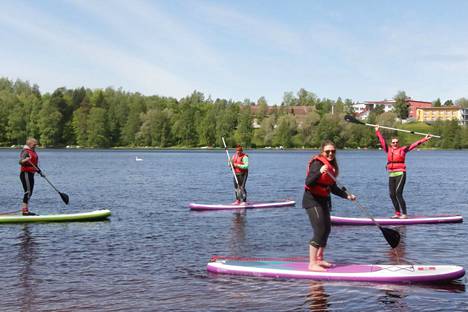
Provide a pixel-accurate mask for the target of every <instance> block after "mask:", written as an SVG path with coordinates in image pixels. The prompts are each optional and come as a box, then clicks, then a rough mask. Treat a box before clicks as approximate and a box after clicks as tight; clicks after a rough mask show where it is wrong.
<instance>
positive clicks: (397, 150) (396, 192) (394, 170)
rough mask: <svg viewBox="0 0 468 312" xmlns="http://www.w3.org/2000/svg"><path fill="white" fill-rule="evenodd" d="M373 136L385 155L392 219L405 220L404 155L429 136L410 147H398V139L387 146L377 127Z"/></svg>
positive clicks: (428, 136)
mask: <svg viewBox="0 0 468 312" xmlns="http://www.w3.org/2000/svg"><path fill="white" fill-rule="evenodd" d="M375 134H376V135H377V137H378V138H379V141H380V145H381V146H382V148H383V150H384V151H385V153H387V171H388V189H389V192H390V198H391V200H392V203H393V207H394V209H395V215H394V216H393V217H392V218H401V219H406V218H408V215H407V211H406V202H405V200H404V198H403V189H404V188H405V183H406V164H405V158H406V153H408V152H410V151H412V150H414V149H415V148H416V147H418V146H419V145H421V144H423V143H425V142H427V141H429V139H430V138H431V135H430V134H427V135H426V137H424V138H422V139H420V140H418V141H416V142H414V143H413V144H411V145H410V146H400V144H399V140H398V137H392V141H391V142H392V143H391V145H390V146H387V144H386V142H385V139H384V137H383V136H382V134H381V133H380V131H379V126H376V127H375Z"/></svg>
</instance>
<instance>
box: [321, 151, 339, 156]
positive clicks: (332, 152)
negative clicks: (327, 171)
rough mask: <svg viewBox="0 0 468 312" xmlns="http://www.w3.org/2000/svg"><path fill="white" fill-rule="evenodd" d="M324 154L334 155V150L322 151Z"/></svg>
mask: <svg viewBox="0 0 468 312" xmlns="http://www.w3.org/2000/svg"><path fill="white" fill-rule="evenodd" d="M323 152H324V153H325V154H327V155H329V154H336V150H329V151H323Z"/></svg>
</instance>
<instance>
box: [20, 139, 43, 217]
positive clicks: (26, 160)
mask: <svg viewBox="0 0 468 312" xmlns="http://www.w3.org/2000/svg"><path fill="white" fill-rule="evenodd" d="M36 146H37V140H36V139H34V138H28V139H27V140H26V145H25V146H24V147H23V150H22V151H21V153H20V160H19V164H20V166H21V168H20V180H21V184H22V185H23V190H24V195H23V204H22V206H21V212H22V213H23V215H24V216H34V215H36V214H35V213H32V212H30V211H29V199H30V198H31V196H32V193H33V190H34V174H35V173H36V172H37V173H39V174H40V175H42V172H41V171H40V170H38V169H37V167H38V163H39V156H38V155H37V153H36Z"/></svg>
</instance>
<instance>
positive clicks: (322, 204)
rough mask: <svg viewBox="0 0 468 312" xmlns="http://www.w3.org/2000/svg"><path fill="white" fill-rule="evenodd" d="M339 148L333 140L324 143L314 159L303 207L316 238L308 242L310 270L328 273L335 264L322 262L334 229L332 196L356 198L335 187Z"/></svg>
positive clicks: (308, 173) (309, 165)
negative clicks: (331, 215) (331, 194)
mask: <svg viewBox="0 0 468 312" xmlns="http://www.w3.org/2000/svg"><path fill="white" fill-rule="evenodd" d="M335 155H336V147H335V144H334V143H333V142H331V141H325V142H323V143H322V146H321V150H320V154H319V155H316V156H314V157H312V159H311V160H310V161H309V164H308V166H307V174H306V179H305V190H304V197H303V199H302V207H303V208H305V210H306V212H307V214H308V216H309V220H310V223H311V225H312V228H313V230H314V237H313V238H312V239H311V240H310V242H309V270H311V271H320V272H321V271H326V268H329V267H331V266H332V265H331V264H330V263H329V262H327V261H325V260H324V259H323V255H324V250H325V247H326V245H327V240H328V236H329V235H330V230H331V219H330V210H331V196H330V193H333V194H335V195H337V196H340V197H342V198H346V199H349V200H355V199H356V196H355V195H353V194H349V195H348V193H346V189H344V187H343V189H341V188H339V187H338V186H337V185H336V180H335V178H336V177H337V176H338V172H339V168H338V162H337V160H336V158H335Z"/></svg>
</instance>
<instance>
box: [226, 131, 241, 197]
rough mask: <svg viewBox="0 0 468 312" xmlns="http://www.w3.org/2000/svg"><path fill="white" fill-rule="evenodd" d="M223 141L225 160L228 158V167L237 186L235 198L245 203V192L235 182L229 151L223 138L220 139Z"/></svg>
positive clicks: (235, 177) (237, 182)
mask: <svg viewBox="0 0 468 312" xmlns="http://www.w3.org/2000/svg"><path fill="white" fill-rule="evenodd" d="M221 139H222V140H223V144H224V150H225V151H226V155H227V158H228V162H229V166H230V167H231V170H232V174H233V175H234V180H235V181H236V185H237V188H236V197H237V198H241V199H242V200H244V201H245V197H246V196H245V192H244V190H243V189H242V188H241V187H240V185H239V180H237V176H236V172H235V171H234V166H233V165H232V162H231V157H230V156H229V151H228V148H227V146H226V141H224V137H222V138H221Z"/></svg>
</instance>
